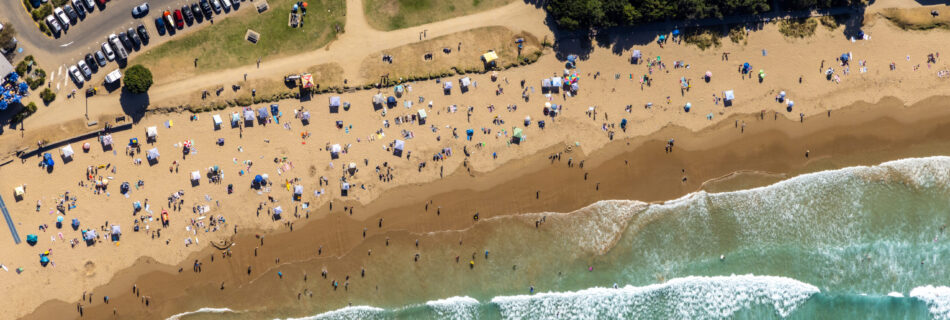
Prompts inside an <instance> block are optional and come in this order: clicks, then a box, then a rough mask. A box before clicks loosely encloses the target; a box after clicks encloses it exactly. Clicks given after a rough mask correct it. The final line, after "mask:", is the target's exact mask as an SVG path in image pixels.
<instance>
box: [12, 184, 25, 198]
mask: <svg viewBox="0 0 950 320" xmlns="http://www.w3.org/2000/svg"><path fill="white" fill-rule="evenodd" d="M24 193H26V189H23V185H19V186H16V188H13V198H14V199H16V201H20V200H23V194H24Z"/></svg>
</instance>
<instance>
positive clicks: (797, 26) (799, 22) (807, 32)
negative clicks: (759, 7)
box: [778, 18, 818, 38]
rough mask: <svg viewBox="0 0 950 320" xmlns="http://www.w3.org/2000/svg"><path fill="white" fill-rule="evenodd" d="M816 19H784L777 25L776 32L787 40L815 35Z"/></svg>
mask: <svg viewBox="0 0 950 320" xmlns="http://www.w3.org/2000/svg"><path fill="white" fill-rule="evenodd" d="M816 20H817V19H812V18H808V19H786V20H782V22H780V23H779V27H778V31H779V32H781V33H782V34H783V35H785V36H786V37H789V38H805V37H809V36H812V35H814V34H815V28H817V27H818V21H816Z"/></svg>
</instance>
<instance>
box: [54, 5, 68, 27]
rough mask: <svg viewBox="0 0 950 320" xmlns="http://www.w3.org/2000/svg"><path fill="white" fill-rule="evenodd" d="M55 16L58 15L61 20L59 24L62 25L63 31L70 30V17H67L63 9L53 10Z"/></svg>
mask: <svg viewBox="0 0 950 320" xmlns="http://www.w3.org/2000/svg"><path fill="white" fill-rule="evenodd" d="M53 14H55V15H56V18H59V23H60V24H62V26H63V30H69V16H67V15H66V12H65V11H63V8H61V7H59V8H56V9H53Z"/></svg>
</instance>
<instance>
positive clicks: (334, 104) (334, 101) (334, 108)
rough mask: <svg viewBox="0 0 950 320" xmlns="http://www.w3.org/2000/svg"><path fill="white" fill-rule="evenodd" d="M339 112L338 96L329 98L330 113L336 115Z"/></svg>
mask: <svg viewBox="0 0 950 320" xmlns="http://www.w3.org/2000/svg"><path fill="white" fill-rule="evenodd" d="M339 111H340V96H332V97H330V112H331V113H336V112H339Z"/></svg>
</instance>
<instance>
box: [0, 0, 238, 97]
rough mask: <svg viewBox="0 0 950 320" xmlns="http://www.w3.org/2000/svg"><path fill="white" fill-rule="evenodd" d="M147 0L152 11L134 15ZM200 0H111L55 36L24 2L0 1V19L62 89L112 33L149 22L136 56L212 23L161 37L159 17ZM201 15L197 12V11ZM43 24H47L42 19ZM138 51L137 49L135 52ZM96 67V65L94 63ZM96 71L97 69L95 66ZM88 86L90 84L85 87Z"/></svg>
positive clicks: (96, 76)
mask: <svg viewBox="0 0 950 320" xmlns="http://www.w3.org/2000/svg"><path fill="white" fill-rule="evenodd" d="M143 2H147V3H148V4H149V12H148V14H147V15H145V16H143V17H138V18H136V17H133V16H132V8H134V7H136V6H138V5H140V4H142V3H143ZM197 2H198V0H189V1H186V0H149V1H137V0H110V1H109V2H107V3H106V5H105V6H100V5H98V2H97V6H96V8H95V9H94V10H93V11H92V12H87V13H86V18H85V19H79V20H77V22H76V23H74V24H72V25H70V27H69V30H68V31H66V32H62V33H61V34H59V35H56V36H55V37H49V36H47V35H45V34H43V33H42V32H40V31H39V29H38V28H37V27H36V25H35V23H34V22H33V20H32V18H31V17H30V15H29V13H28V12H26V10H25V9H24V8H23V4H22V1H19V0H5V1H0V12H2V14H0V21H3V22H6V23H9V24H10V25H12V26H13V27H15V28H16V30H17V39H18V40H19V41H20V46H21V47H22V48H24V52H23V54H22V55H27V54H32V55H34V56H36V57H37V60H38V61H39V62H40V65H41V67H42V68H44V69H46V70H47V73H48V74H50V76H49V77H48V81H50V83H51V87H52V88H53V89H56V91H59V90H60V89H61V88H66V87H71V86H73V84H71V83H72V81H71V80H70V79H69V77H68V75H66V72H67V71H66V69H67V68H68V66H71V65H74V64H75V63H76V62H77V61H79V60H81V59H83V57H85V55H86V54H88V53H93V54H94V52H95V51H96V50H100V49H101V46H102V43H103V42H106V41H107V39H108V36H109V35H110V34H113V33H115V34H118V33H119V32H125V31H126V30H128V29H129V28H136V27H138V25H140V24H142V25H145V28H146V29H147V30H148V34H149V36H150V41H149V42H148V45H143V46H142V47H140V48H139V49H138V50H137V51H134V50H132V51H130V52H129V55H130V58H131V56H134V55H136V54H138V53H139V52H142V51H145V50H148V49H149V48H151V47H154V46H156V45H158V44H160V43H162V42H165V41H167V40H169V39H171V38H173V37H176V36H181V35H182V34H184V33H188V32H193V31H194V30H197V29H198V27H201V26H204V25H210V23H208V20H207V19H202V20H201V21H202V22H201V23H198V20H197V19H195V20H194V21H193V22H192V24H191V25H188V24H187V23H186V25H185V28H184V29H182V30H176V32H175V34H174V35H170V34H169V33H168V32H165V35H163V36H160V35H159V33H158V32H157V30H156V26H155V18H157V17H159V16H160V15H161V13H162V12H163V11H165V10H168V11H171V12H174V10H175V9H180V8H181V7H182V6H184V5H189V6H190V5H191V4H192V3H197ZM248 7H249V6H248V5H242V6H241V9H244V10H248ZM196 15H197V14H196ZM227 15H230V14H229V13H225V12H223V11H222V13H221V14H218V15H215V18H217V19H223V18H225V16H227ZM40 23H45V22H43V21H41V22H40ZM133 51H134V52H133ZM115 63H116V62H109V63H108V64H107V65H106V66H105V67H102V70H98V72H95V74H94V75H93V77H92V79H89V80H88V81H87V82H90V83H98V81H100V80H101V79H102V78H103V77H104V76H105V74H106V73H108V71H111V70H114V69H116V68H117V65H116V64H115ZM90 67H92V66H90ZM93 69H94V71H95V68H93ZM84 87H88V85H86V86H84Z"/></svg>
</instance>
